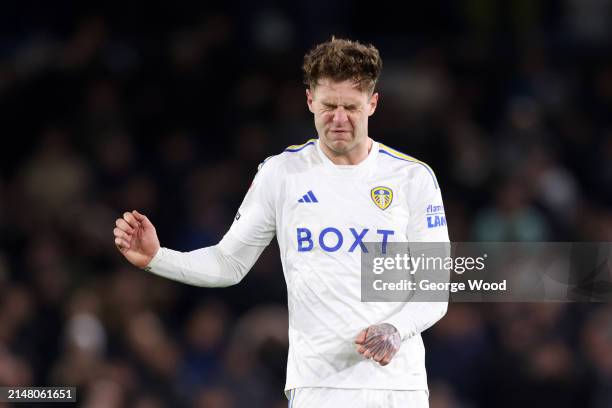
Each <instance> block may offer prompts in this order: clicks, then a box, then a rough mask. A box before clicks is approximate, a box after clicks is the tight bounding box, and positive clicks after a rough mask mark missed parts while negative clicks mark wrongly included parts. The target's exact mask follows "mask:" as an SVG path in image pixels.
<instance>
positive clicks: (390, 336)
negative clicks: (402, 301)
mask: <svg viewBox="0 0 612 408" xmlns="http://www.w3.org/2000/svg"><path fill="white" fill-rule="evenodd" d="M355 344H356V345H357V352H358V353H359V354H362V355H363V356H364V357H365V358H372V359H373V360H374V361H376V362H377V363H378V364H380V365H381V366H386V365H387V364H389V363H390V362H391V360H392V359H393V357H394V356H395V354H396V353H397V351H398V350H399V348H400V346H401V345H402V339H401V337H400V334H399V332H398V331H397V329H396V328H395V327H394V326H393V325H391V324H389V323H382V324H375V325H372V326H370V327H368V328H367V329H365V330H362V331H361V332H360V333H359V334H358V335H357V338H356V339H355Z"/></svg>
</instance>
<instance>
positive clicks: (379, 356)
mask: <svg viewBox="0 0 612 408" xmlns="http://www.w3.org/2000/svg"><path fill="white" fill-rule="evenodd" d="M388 355H389V350H388V349H387V348H385V347H383V349H382V350H379V351H377V352H376V353H374V361H376V362H379V363H380V362H381V361H383V360H384V359H385V357H386V356H388Z"/></svg>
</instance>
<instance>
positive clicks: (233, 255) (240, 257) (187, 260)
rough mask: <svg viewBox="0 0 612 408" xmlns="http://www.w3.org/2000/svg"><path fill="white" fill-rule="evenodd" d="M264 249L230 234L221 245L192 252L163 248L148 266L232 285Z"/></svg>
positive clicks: (171, 275) (167, 274)
mask: <svg viewBox="0 0 612 408" xmlns="http://www.w3.org/2000/svg"><path fill="white" fill-rule="evenodd" d="M264 249H265V246H253V245H245V244H244V243H242V242H240V241H239V240H237V239H236V238H233V237H232V236H231V235H230V234H227V235H226V236H225V237H224V238H223V239H222V240H221V242H219V243H218V244H217V245H214V246H211V247H207V248H201V249H197V250H195V251H191V252H180V251H175V250H172V249H168V248H160V249H159V251H158V252H157V254H156V255H155V257H154V258H153V260H152V261H151V262H150V263H149V265H148V266H147V268H145V269H146V270H147V271H150V272H152V273H154V274H156V275H159V276H162V277H164V278H168V279H172V280H175V281H178V282H183V283H187V284H189V285H194V286H205V287H225V286H231V285H235V284H236V283H238V282H240V281H241V280H242V278H244V276H245V275H246V274H247V272H248V271H249V270H250V269H251V267H252V266H253V265H254V264H255V261H257V259H258V258H259V256H260V255H261V253H262V252H263V250H264Z"/></svg>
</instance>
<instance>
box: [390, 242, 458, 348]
mask: <svg viewBox="0 0 612 408" xmlns="http://www.w3.org/2000/svg"><path fill="white" fill-rule="evenodd" d="M410 250H411V253H412V254H413V255H414V256H422V257H423V259H426V258H433V259H441V260H445V259H447V258H448V257H450V243H447V242H439V243H433V242H432V243H423V242H418V243H412V244H411V248H410ZM440 264H441V268H434V269H433V270H427V269H421V270H417V271H415V274H414V275H413V276H414V278H415V287H416V289H415V291H414V294H413V296H412V298H411V299H410V300H409V301H408V302H406V303H405V304H404V305H403V307H402V308H401V309H400V310H399V311H398V312H396V313H395V314H394V315H392V316H390V317H389V318H388V319H386V320H385V321H384V323H389V324H392V325H393V326H395V328H397V330H398V331H399V332H400V334H401V337H402V340H404V339H407V338H410V337H412V336H414V335H416V334H419V333H421V332H423V331H425V330H427V329H428V328H430V327H431V326H433V325H434V324H435V323H436V322H437V321H438V320H440V319H441V318H442V317H444V315H445V314H446V311H447V308H448V298H449V293H448V290H435V291H430V290H423V289H422V288H421V286H420V283H421V282H420V281H429V282H435V283H438V284H440V283H448V282H449V281H450V270H448V269H447V268H446V267H445V266H444V264H445V262H440Z"/></svg>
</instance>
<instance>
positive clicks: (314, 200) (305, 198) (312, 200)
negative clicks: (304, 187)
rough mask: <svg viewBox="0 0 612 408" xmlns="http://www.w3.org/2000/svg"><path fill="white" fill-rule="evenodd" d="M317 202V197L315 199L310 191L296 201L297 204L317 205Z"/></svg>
mask: <svg viewBox="0 0 612 408" xmlns="http://www.w3.org/2000/svg"><path fill="white" fill-rule="evenodd" d="M318 202H319V200H317V197H315V195H314V193H313V192H312V190H310V191H309V192H307V193H306V194H304V196H303V197H302V198H300V199H299V200H298V203H318Z"/></svg>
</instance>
